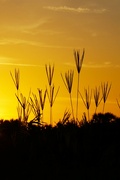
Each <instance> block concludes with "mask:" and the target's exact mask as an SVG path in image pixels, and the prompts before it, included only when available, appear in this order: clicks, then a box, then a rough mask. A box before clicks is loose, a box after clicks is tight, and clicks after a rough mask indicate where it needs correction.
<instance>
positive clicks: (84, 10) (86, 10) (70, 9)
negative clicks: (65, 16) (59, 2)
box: [44, 6, 107, 14]
mask: <svg viewBox="0 0 120 180" xmlns="http://www.w3.org/2000/svg"><path fill="white" fill-rule="evenodd" d="M44 8H45V9H48V10H52V11H66V12H76V13H97V14H98V13H105V12H106V11H107V9H105V8H102V9H90V8H87V7H86V8H84V7H78V8H74V7H68V6H59V7H55V6H45V7H44Z"/></svg>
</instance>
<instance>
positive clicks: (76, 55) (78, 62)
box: [74, 49, 85, 119]
mask: <svg viewBox="0 0 120 180" xmlns="http://www.w3.org/2000/svg"><path fill="white" fill-rule="evenodd" d="M84 54H85V49H83V52H82V56H81V57H80V52H79V51H78V50H77V51H75V50H74V58H75V64H76V69H77V72H78V82H77V104H76V119H78V98H79V79H80V72H81V68H82V64H83V59H84Z"/></svg>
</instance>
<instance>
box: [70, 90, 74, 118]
mask: <svg viewBox="0 0 120 180" xmlns="http://www.w3.org/2000/svg"><path fill="white" fill-rule="evenodd" d="M70 103H71V109H72V115H73V120H74V111H73V104H72V97H71V93H70Z"/></svg>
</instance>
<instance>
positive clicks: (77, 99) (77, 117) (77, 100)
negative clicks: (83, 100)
mask: <svg viewBox="0 0 120 180" xmlns="http://www.w3.org/2000/svg"><path fill="white" fill-rule="evenodd" d="M78 94H79V73H78V84H77V104H76V119H78Z"/></svg>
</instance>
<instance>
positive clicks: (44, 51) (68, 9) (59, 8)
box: [0, 0, 120, 122]
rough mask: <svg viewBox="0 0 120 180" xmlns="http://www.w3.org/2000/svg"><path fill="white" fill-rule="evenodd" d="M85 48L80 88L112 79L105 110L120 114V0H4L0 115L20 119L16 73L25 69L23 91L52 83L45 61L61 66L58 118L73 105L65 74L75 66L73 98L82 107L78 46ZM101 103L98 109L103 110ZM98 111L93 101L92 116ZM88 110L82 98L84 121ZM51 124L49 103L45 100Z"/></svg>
mask: <svg viewBox="0 0 120 180" xmlns="http://www.w3.org/2000/svg"><path fill="white" fill-rule="evenodd" d="M83 48H85V57H84V61H83V66H82V69H81V73H80V92H81V94H82V95H83V96H84V88H87V87H88V86H89V88H91V89H93V88H94V87H95V86H99V85H100V84H101V82H109V83H112V87H111V91H110V94H109V96H108V100H107V102H106V106H105V111H106V112H107V111H109V112H112V113H114V114H116V115H120V109H119V108H118V106H117V103H116V98H118V99H119V100H120V79H119V78H120V0H114V1H113V0H109V1H108V0H59V1H56V0H44V1H43V0H0V119H1V118H4V119H10V118H17V110H16V107H17V99H16V97H15V93H16V89H15V86H14V84H13V81H12V79H11V76H10V72H12V73H13V74H14V69H15V68H17V69H18V68H19V70H20V91H21V92H22V93H23V94H24V95H25V96H26V97H27V96H28V94H29V91H30V89H31V91H32V92H34V93H35V94H37V93H38V92H37V88H40V89H42V90H43V91H44V90H45V88H46V86H47V87H48V82H47V76H46V72H45V64H49V63H50V64H51V65H53V64H54V65H55V72H54V77H53V82H54V85H55V92H56V91H57V89H58V87H59V86H60V90H59V92H58V95H57V98H56V101H55V103H54V105H53V121H58V120H59V119H60V118H62V117H63V114H64V111H65V109H70V110H71V106H70V99H69V94H68V92H67V90H66V88H65V86H64V83H63V81H62V78H61V73H62V74H63V75H64V73H65V72H66V71H68V70H70V69H73V70H74V82H73V89H72V90H73V91H72V99H73V104H74V111H75V106H76V87H77V71H76V67H75V59H74V55H73V50H74V49H75V50H80V53H82V50H83ZM102 106H103V102H101V104H100V106H99V108H98V112H102ZM94 111H95V105H94V102H93V100H92V104H91V107H90V113H91V115H92V114H93V113H94ZM83 112H86V108H85V106H84V104H83V102H82V100H81V98H79V113H80V114H79V119H81V117H82V114H83ZM44 118H45V121H47V122H49V103H48V100H47V101H46V104H45V110H44Z"/></svg>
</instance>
